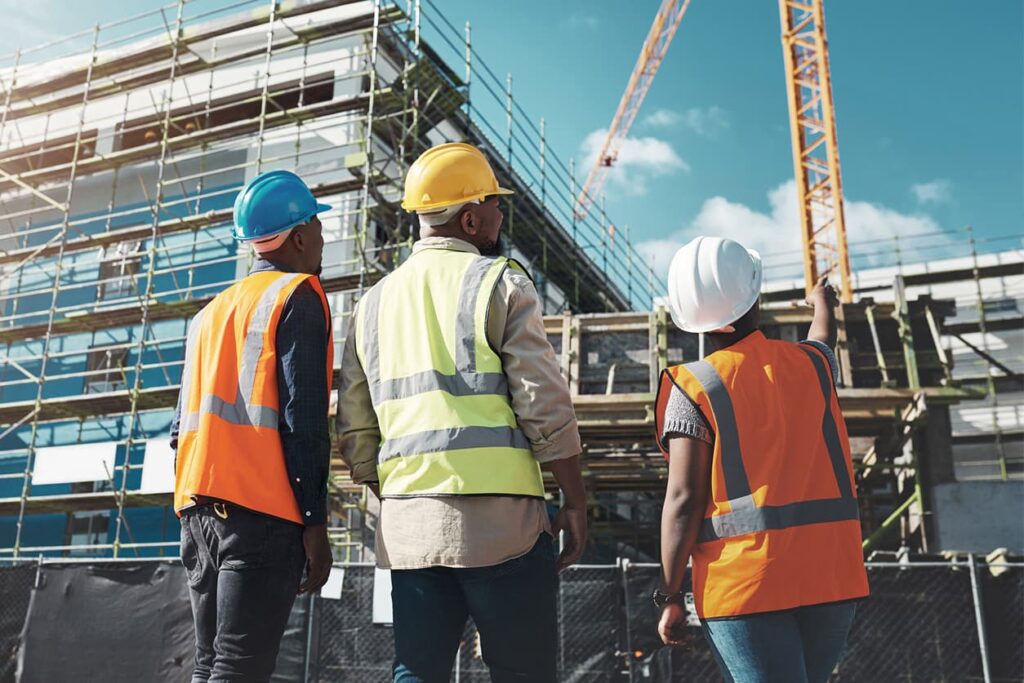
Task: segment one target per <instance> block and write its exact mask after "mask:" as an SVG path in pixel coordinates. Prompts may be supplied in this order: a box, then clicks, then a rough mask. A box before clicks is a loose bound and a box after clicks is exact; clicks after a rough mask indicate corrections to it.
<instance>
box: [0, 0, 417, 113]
mask: <svg viewBox="0 0 1024 683" xmlns="http://www.w3.org/2000/svg"><path fill="white" fill-rule="evenodd" d="M359 2H360V0H316V1H311V2H296V3H282V4H281V5H280V6H279V7H278V8H277V9H276V20H279V21H280V20H284V19H289V18H294V17H299V16H302V15H304V14H310V13H312V12H318V11H321V10H325V9H330V8H332V7H336V6H338V5H351V4H358V3H359ZM402 16H404V14H403V13H402V12H401V10H398V9H397V7H396V8H392V9H391V10H390V11H385V12H382V13H381V22H382V23H384V22H390V21H395V20H397V19H398V18H400V17H402ZM269 18H270V17H269V10H268V9H266V8H263V9H260V10H257V11H254V12H248V13H243V14H236V15H232V16H231V17H229V18H226V19H223V20H220V21H210V22H207V23H205V24H200V25H199V26H197V27H194V28H192V27H190V28H187V29H184V30H183V31H182V34H181V35H180V36H179V37H178V39H177V40H178V42H179V48H180V47H184V48H188V46H190V45H197V44H199V43H202V42H206V41H210V40H214V39H216V38H219V37H221V36H225V35H228V34H231V33H239V32H242V31H244V30H246V29H250V28H254V27H258V26H261V25H265V24H267V20H268V19H269ZM367 19H369V22H370V23H369V24H367ZM372 21H373V12H372V11H368V12H367V13H364V14H362V15H358V16H356V17H351V18H349V19H347V20H345V22H344V23H347V24H351V26H349V27H348V28H346V29H344V30H341V31H338V32H340V33H343V32H346V31H357V30H360V29H365V28H367V27H368V26H372ZM339 23H341V22H339ZM101 29H102V27H101ZM321 31H325V32H327V33H326V34H325V36H324V37H328V36H330V35H336V33H331V32H329V29H328V28H327V27H326V26H322V25H319V26H313V27H310V28H306V29H305V31H304V32H306V33H309V34H310V35H311V36H316V37H319V35H320V32H321ZM296 33H303V30H302V29H300V28H298V27H297V28H296ZM149 42H157V44H156V45H150V46H148V47H143V45H139V50H138V51H134V52H129V53H127V54H119V55H116V56H114V57H112V58H109V59H99V60H97V61H96V62H95V63H94V64H92V66H91V70H90V65H89V64H88V63H85V64H83V66H81V67H78V68H76V69H72V70H70V71H67V72H65V73H63V74H58V75H56V76H54V77H53V78H50V79H47V80H46V81H43V82H33V83H29V84H27V85H23V86H20V87H15V88H14V90H12V91H11V92H10V101H11V103H15V102H22V101H26V100H28V101H31V100H32V99H34V98H38V97H42V96H44V95H46V94H48V93H51V92H55V91H57V90H63V89H66V88H73V87H75V86H78V85H83V84H85V83H86V81H87V80H88V79H89V78H90V76H91V77H92V79H93V80H99V79H101V78H108V77H110V76H114V75H116V74H119V73H122V72H126V71H136V70H138V69H140V68H142V67H145V66H147V65H151V64H157V63H159V62H161V61H166V60H169V59H171V57H172V55H173V45H174V38H173V37H170V36H168V37H167V38H166V39H165V40H159V41H149ZM264 49H265V48H263V49H261V50H260V52H261V53H262V52H263V50H264ZM163 78H166V73H160V74H159V78H157V79H156V80H154V81H152V82H159V81H160V80H162V79H163ZM2 94H3V95H4V96H6V95H7V93H6V92H3V93H2ZM77 100H78V101H81V97H78V98H77ZM31 104H32V105H33V106H36V103H34V102H31Z"/></svg>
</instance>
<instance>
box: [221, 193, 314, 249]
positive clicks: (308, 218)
mask: <svg viewBox="0 0 1024 683" xmlns="http://www.w3.org/2000/svg"><path fill="white" fill-rule="evenodd" d="M332 208H333V207H332V206H331V205H330V204H321V203H320V202H317V204H316V211H314V212H313V213H311V214H309V215H308V216H306V217H305V218H303V219H302V220H299V221H295V222H294V223H291V224H289V225H286V226H284V227H283V228H281V229H280V230H275V231H274V232H268V233H267V234H265V235H257V236H256V237H241V236H240V235H239V232H238V226H237V225H235V226H233V227H232V229H231V233H232V236H233V237H234V238H235V240H236V241H238V242H262V241H263V240H265V239H267V238H268V237H273V236H274V235H280V234H281V233H282V232H285V231H286V230H291V229H292V228H294V227H296V226H299V225H302V224H303V223H308V222H309V221H311V220H312V219H313V216H316V215H317V214H321V213H323V212H324V211H330V210H331V209H332Z"/></svg>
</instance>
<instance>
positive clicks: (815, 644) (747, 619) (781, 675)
mask: <svg viewBox="0 0 1024 683" xmlns="http://www.w3.org/2000/svg"><path fill="white" fill-rule="evenodd" d="M855 611H856V603H853V602H832V603H827V604H824V605H813V606H811V607H799V608H797V609H791V610H783V611H780V612H766V613H763V614H751V615H749V616H744V617H729V618H725V619H711V620H709V621H702V622H701V623H702V624H703V625H704V635H705V636H706V637H707V639H708V642H709V643H711V650H712V652H713V653H714V655H715V659H716V660H717V661H718V666H719V668H720V669H721V670H722V675H723V676H724V677H725V680H726V681H728V682H733V681H735V683H776V682H778V683H824V681H827V680H828V677H829V675H830V674H831V673H832V670H833V669H834V668H835V666H836V664H837V663H838V662H839V658H840V656H841V655H842V654H843V647H844V646H845V645H846V636H847V634H848V633H849V632H850V624H851V623H853V614H854V612H855Z"/></svg>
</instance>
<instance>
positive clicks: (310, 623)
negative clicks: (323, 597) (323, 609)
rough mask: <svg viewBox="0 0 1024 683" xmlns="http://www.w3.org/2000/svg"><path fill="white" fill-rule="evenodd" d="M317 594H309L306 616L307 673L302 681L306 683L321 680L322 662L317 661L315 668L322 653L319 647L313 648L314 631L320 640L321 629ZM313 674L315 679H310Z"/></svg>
mask: <svg viewBox="0 0 1024 683" xmlns="http://www.w3.org/2000/svg"><path fill="white" fill-rule="evenodd" d="M318 592H319V591H317V592H314V593H310V594H309V610H308V613H307V614H306V672H305V674H304V675H303V678H302V680H303V681H304V683H310V681H314V680H319V678H320V666H319V664H320V662H319V661H317V665H316V666H315V667H314V665H313V659H314V657H315V658H316V659H317V660H319V658H320V653H319V650H320V648H319V647H316V648H314V647H313V639H314V631H315V632H316V633H315V637H316V640H317V641H319V639H320V629H319V628H318V627H317V621H316V596H317V593H318ZM311 673H312V675H313V677H312V678H311V677H310V674H311Z"/></svg>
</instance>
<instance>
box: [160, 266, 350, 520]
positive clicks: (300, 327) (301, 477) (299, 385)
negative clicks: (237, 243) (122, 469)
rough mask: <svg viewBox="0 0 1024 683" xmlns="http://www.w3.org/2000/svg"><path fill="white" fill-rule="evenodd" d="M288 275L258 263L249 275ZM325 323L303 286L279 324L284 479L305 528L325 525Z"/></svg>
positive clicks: (174, 432)
mask: <svg viewBox="0 0 1024 683" xmlns="http://www.w3.org/2000/svg"><path fill="white" fill-rule="evenodd" d="M266 271H279V272H290V271H288V269H287V268H284V267H282V266H280V265H278V264H275V263H272V262H270V261H267V260H265V259H259V260H258V261H256V264H255V265H254V266H253V268H252V272H253V273H260V272H266ZM328 332H329V330H328V328H327V321H326V319H325V318H324V307H323V304H322V303H321V301H320V295H319V294H317V293H316V291H315V290H314V289H313V287H312V285H310V284H309V283H308V282H303V283H302V284H301V285H299V286H298V287H297V288H296V289H295V292H294V293H292V295H291V297H289V299H288V302H287V303H286V304H285V307H284V310H283V311H282V312H281V320H280V322H279V323H278V325H277V336H276V350H277V392H278V396H279V398H280V405H279V406H278V413H279V416H280V422H279V426H278V430H279V433H280V435H281V445H282V447H283V448H284V461H285V467H286V468H287V470H288V479H289V482H290V483H291V486H292V491H294V492H295V500H296V501H298V503H299V510H300V512H301V513H302V517H303V519H304V521H305V523H306V525H307V526H315V525H318V524H325V523H326V522H327V479H328V477H329V474H330V462H331V435H330V432H329V431H328V426H327V411H328V408H329V403H330V396H329V395H328V392H327V373H326V368H327V344H328V343H329V336H328ZM180 412H181V397H180V396H179V398H178V408H177V410H175V413H174V421H173V422H172V423H171V447H172V448H174V449H175V450H177V447H178V424H179V420H180Z"/></svg>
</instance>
